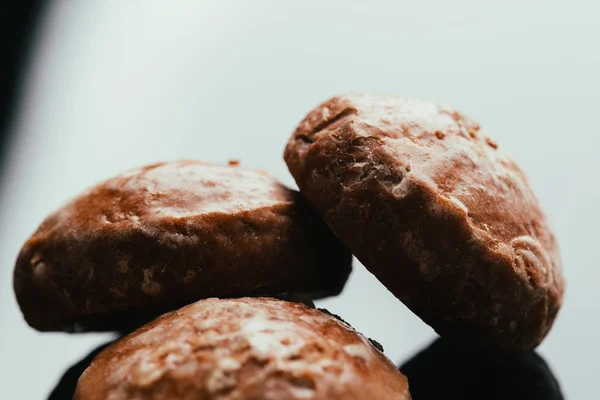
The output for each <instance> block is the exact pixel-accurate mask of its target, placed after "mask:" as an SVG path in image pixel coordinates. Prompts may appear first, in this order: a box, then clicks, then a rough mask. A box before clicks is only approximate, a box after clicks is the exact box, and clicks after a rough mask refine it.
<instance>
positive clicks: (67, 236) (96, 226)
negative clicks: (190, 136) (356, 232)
mask: <svg viewBox="0 0 600 400" xmlns="http://www.w3.org/2000/svg"><path fill="white" fill-rule="evenodd" d="M350 262H351V255H350V253H349V252H348V250H347V249H346V248H345V247H344V246H343V245H342V244H341V243H340V242H339V241H338V240H337V239H336V238H335V237H334V236H333V234H331V232H330V231H329V229H328V228H327V226H326V225H325V224H324V223H323V222H322V221H321V220H320V218H318V217H317V216H316V214H314V212H313V211H312V210H311V209H310V207H309V206H308V204H307V203H306V202H305V200H304V199H303V198H302V197H301V196H300V195H299V194H298V193H297V192H295V191H292V190H290V189H288V188H286V187H284V186H283V185H281V184H280V183H278V182H277V181H276V180H274V179H273V178H271V177H270V176H269V175H267V174H266V173H264V172H261V171H253V170H247V169H243V168H239V167H236V166H214V165H209V164H204V163H199V162H194V161H179V162H173V163H161V164H155V165H151V166H147V167H143V168H140V169H137V170H134V171H130V172H128V173H125V174H122V175H120V176H117V177H115V178H113V179H109V180H108V181H106V182H103V183H101V184H99V185H97V186H95V187H93V188H91V189H90V190H88V191H87V192H86V193H84V194H83V195H81V196H79V197H78V198H76V199H75V200H74V201H72V202H71V203H69V204H67V205H65V206H64V207H62V208H61V209H60V210H58V211H57V212H55V213H54V214H52V215H51V216H49V217H48V218H47V219H46V220H45V221H44V222H43V223H42V225H41V226H40V227H39V229H38V230H37V232H36V233H35V234H34V235H33V236H32V237H31V238H30V239H29V240H28V241H27V242H26V243H25V245H24V246H23V249H22V250H21V253H20V255H19V257H18V260H17V264H16V267H15V272H14V287H15V292H16V295H17V300H18V301H19V305H20V306H21V309H22V311H23V314H24V316H25V319H26V320H27V322H28V323H29V324H30V325H31V326H33V327H34V328H36V329H39V330H61V329H67V330H73V329H82V330H111V329H123V327H124V325H129V326H131V325H133V326H135V325H136V324H139V322H140V321H144V320H147V319H148V318H151V317H152V316H156V315H159V314H160V313H162V312H164V311H169V310H172V309H175V308H177V307H179V306H181V305H183V304H187V303H190V302H191V301H195V300H197V299H200V298H206V297H212V296H226V297H229V296H239V295H260V294H270V295H274V294H277V293H281V292H298V293H309V294H311V295H313V296H326V295H332V294H337V293H339V292H340V291H341V289H342V287H343V285H344V283H345V281H346V279H347V277H348V274H349V273H350V268H351V267H350ZM137 326H139V325H137ZM125 329H127V328H125Z"/></svg>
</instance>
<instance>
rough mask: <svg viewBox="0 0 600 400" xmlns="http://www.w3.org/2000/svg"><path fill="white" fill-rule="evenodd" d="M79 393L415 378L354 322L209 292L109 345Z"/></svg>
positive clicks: (319, 395)
mask: <svg viewBox="0 0 600 400" xmlns="http://www.w3.org/2000/svg"><path fill="white" fill-rule="evenodd" d="M74 399H75V400H96V399H98V400H99V399H102V400H104V399H112V400H127V399H137V400H163V399H164V400H167V399H205V400H213V399H214V400H217V399H218V400H225V399H227V400H257V399H261V400H300V399H302V400H364V399H390V400H391V399H393V400H405V399H410V395H409V393H408V384H407V381H406V377H405V376H404V375H402V374H401V373H400V372H399V371H398V369H397V368H396V367H395V366H394V364H393V363H392V362H391V361H390V360H388V359H387V358H386V357H385V356H384V355H383V353H381V352H380V351H379V350H378V349H376V348H375V347H374V346H373V345H372V344H371V343H370V342H369V340H367V339H366V338H365V337H364V336H362V335H361V334H359V333H357V332H356V331H355V330H354V329H352V328H351V327H350V326H349V325H347V324H345V323H344V322H341V321H340V320H338V319H336V318H335V317H333V316H331V315H328V314H325V313H323V312H321V311H318V310H315V309H312V308H308V307H306V306H304V305H302V304H298V303H291V302H285V301H281V300H275V299H269V298H240V299H224V300H219V299H207V300H201V301H198V302H196V303H194V304H191V305H189V306H187V307H184V308H182V309H180V310H178V311H175V312H171V313H169V314H166V315H164V316H162V317H161V318H159V319H157V320H155V321H153V322H151V323H150V324H148V325H146V326H144V327H142V328H140V329H139V330H137V331H136V332H133V333H132V334H130V335H128V336H126V337H124V338H123V339H121V340H119V341H118V342H116V343H115V344H113V345H112V346H110V347H109V348H107V349H106V350H104V351H103V352H102V353H100V354H99V355H98V356H97V357H96V358H95V359H94V360H93V361H92V363H91V365H90V366H89V367H88V369H87V370H86V371H85V372H84V373H83V375H82V376H81V378H80V379H79V383H78V385H77V390H76V394H75V397H74Z"/></svg>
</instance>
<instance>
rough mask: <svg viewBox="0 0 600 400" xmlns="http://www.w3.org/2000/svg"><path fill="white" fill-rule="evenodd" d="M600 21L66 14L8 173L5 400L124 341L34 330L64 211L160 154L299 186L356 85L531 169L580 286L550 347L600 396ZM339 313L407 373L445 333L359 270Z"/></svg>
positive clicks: (1, 381) (572, 10)
mask: <svg viewBox="0 0 600 400" xmlns="http://www.w3.org/2000/svg"><path fill="white" fill-rule="evenodd" d="M352 3H357V4H358V3H361V4H362V5H360V6H357V5H356V6H355V5H352ZM325 4H326V5H325ZM599 11H600V8H599V6H598V3H597V2H594V1H587V2H586V1H570V2H564V1H560V2H558V1H557V2H555V1H550V0H546V1H527V0H519V1H512V0H505V1H503V2H486V1H478V0H455V1H435V2H434V1H420V2H418V1H410V2H409V1H391V2H376V1H369V2H366V1H365V2H351V1H308V0H305V1H302V2H291V1H290V2H287V1H275V0H274V1H268V0H254V1H236V2H231V1H179V2H176V3H175V2H167V1H127V2H122V1H116V0H115V1H86V2H67V1H57V2H55V3H53V6H52V7H51V8H50V10H49V13H48V14H47V16H46V18H45V19H44V23H43V26H42V29H41V32H40V33H41V40H40V41H39V43H38V45H37V48H36V54H35V58H34V60H33V64H32V68H31V70H30V75H29V78H28V84H27V86H26V88H25V97H24V101H23V104H22V109H21V113H20V114H19V117H18V120H17V123H16V126H15V128H14V129H15V130H16V136H15V140H14V141H13V142H12V143H11V147H10V154H9V155H8V160H7V164H6V166H7V167H6V169H5V170H3V171H2V178H3V186H2V188H1V195H0V235H1V236H0V398H2V399H42V398H44V396H45V395H46V393H47V392H48V390H49V389H50V388H51V387H52V386H53V385H54V384H55V383H56V380H57V379H58V377H59V376H60V375H61V374H62V371H63V369H64V368H66V367H67V366H68V365H69V364H71V363H72V362H74V361H76V360H77V359H79V358H80V357H82V356H83V355H84V354H86V353H87V351H88V350H89V349H91V348H92V346H93V345H95V344H97V343H100V342H101V341H102V340H103V339H104V338H105V337H103V336H102V335H82V336H67V335H63V334H39V333H36V332H34V331H33V330H31V329H29V328H28V327H27V326H26V325H25V323H24V322H23V320H22V318H21V315H20V312H19V310H18V308H17V306H16V304H15V300H14V296H13V293H12V287H11V273H12V266H13V263H14V259H15V257H16V254H17V252H18V250H19V248H20V246H21V245H22V243H23V242H24V240H25V239H26V238H27V236H28V235H29V234H30V233H31V232H32V231H33V230H34V229H35V228H36V226H37V225H38V224H39V223H40V222H41V220H42V219H43V218H44V216H45V215H46V214H47V213H49V212H50V211H52V210H53V209H54V208H56V207H57V206H59V205H60V204H61V203H62V202H64V201H65V200H66V199H68V198H69V197H71V196H73V195H75V194H77V193H78V192H79V191H81V190H82V189H84V188H86V187H87V186H89V185H91V184H93V183H95V182H97V181H98V180H101V179H103V178H106V177H109V176H111V175H113V174H116V173H118V172H120V171H122V170H124V169H128V168H131V167H136V166H139V165H141V164H145V163H150V162H154V161H157V160H171V159H177V158H193V159H200V160H205V161H211V162H226V161H227V160H228V159H230V158H237V159H241V160H242V163H243V165H245V166H248V167H258V168H263V169H267V170H270V171H272V172H273V173H274V174H275V175H276V176H277V177H279V178H280V179H282V180H283V181H284V182H286V183H288V184H290V185H293V181H292V179H291V178H290V176H289V175H288V173H287V169H286V167H285V164H284V162H283V160H282V150H283V146H284V143H285V141H286V139H287V137H288V135H289V134H290V132H291V131H292V129H293V128H294V126H295V125H296V123H297V122H298V121H299V120H300V119H301V118H302V117H303V116H304V114H305V112H307V111H308V110H309V109H310V108H312V107H314V106H315V105H317V104H318V103H319V102H320V101H322V100H325V99H326V98H328V97H330V96H332V95H334V94H337V93H344V92H353V91H370V92H384V93H395V94H401V95H407V96H416V97H422V98H425V99H430V100H434V101H440V102H445V103H451V104H453V105H455V106H456V107H458V108H459V109H460V110H462V111H464V112H465V113H466V114H467V115H470V116H471V117H473V118H475V119H476V120H478V121H479V122H481V123H482V125H483V126H484V128H486V129H487V130H488V131H490V133H491V135H492V136H493V137H495V138H496V139H497V141H498V142H499V143H500V145H501V146H502V147H504V148H505V150H507V151H508V152H510V153H511V154H512V155H513V156H514V158H515V159H516V160H517V161H518V162H520V164H521V166H522V167H523V168H524V169H525V171H526V172H527V174H528V175H529V177H530V179H531V181H532V184H533V186H534V187H535V189H536V190H537V192H538V194H539V196H540V198H541V199H542V202H543V204H544V206H545V209H546V211H547V213H548V214H549V215H550V217H551V219H552V221H553V224H554V227H555V229H556V232H557V233H558V237H559V240H560V243H561V247H562V253H563V259H564V265H565V270H566V271H565V273H566V276H567V279H568V292H567V299H566V303H565V306H564V308H563V310H562V312H561V314H560V315H559V318H558V321H557V323H556V325H555V328H554V329H553V331H552V332H551V334H550V336H549V337H548V338H547V340H546V341H545V342H544V344H543V345H542V346H541V347H540V352H541V354H542V355H544V356H545V358H546V359H547V361H548V362H549V364H550V365H551V367H552V368H553V370H554V372H555V374H556V375H557V378H558V379H559V381H560V382H561V384H562V387H563V389H564V392H565V393H566V394H567V396H568V397H569V398H588V399H591V398H595V397H597V396H600V391H599V390H598V386H597V384H596V382H594V381H593V380H594V378H598V377H599V376H600V373H599V372H600V371H599V368H598V365H599V362H598V356H600V353H599V352H598V347H597V343H595V339H596V338H597V337H599V336H600V334H599V331H600V326H599V321H598V312H597V309H598V308H597V307H598V301H599V300H600V297H599V295H598V290H597V289H596V287H597V285H598V282H599V281H600V268H598V265H597V258H598V248H599V245H598V243H597V240H596V238H597V236H598V235H597V229H598V226H599V224H600V220H599V218H598V212H597V205H598V202H599V200H600V188H599V185H598V183H599V182H598V176H597V174H598V170H599V168H598V167H599V166H600V162H599V157H600V156H599V155H598V148H599V147H600V139H599V137H600V133H599V132H598V127H599V126H600V112H599V111H598V107H599V105H600V101H599V100H600V98H599V92H600V77H599V75H598V71H599V70H600V51H599V50H598V49H599V47H598V38H600V24H598V17H599V15H598V14H599ZM322 304H323V305H324V306H326V307H329V308H330V309H331V310H332V311H334V312H336V313H338V314H340V315H342V316H344V318H346V319H347V320H348V321H349V322H351V323H352V324H353V325H354V326H355V327H356V328H358V329H359V330H361V331H363V332H364V333H366V334H367V335H369V336H372V337H374V338H376V339H377V340H379V341H380V342H382V343H383V345H384V347H385V348H386V353H387V354H388V355H389V356H390V358H392V359H393V360H394V361H400V360H403V359H405V358H406V357H408V356H410V355H412V354H413V353H414V352H415V351H417V350H418V349H419V348H420V347H422V346H425V345H426V344H427V343H428V342H429V341H430V340H431V339H432V338H433V337H434V334H433V332H432V331H431V329H429V328H428V327H427V326H425V325H424V324H422V323H421V322H420V320H419V319H418V318H416V317H415V316H413V315H412V314H411V313H410V312H409V311H408V310H407V309H406V308H405V307H404V306H403V305H402V304H401V303H400V302H398V301H397V300H396V299H395V298H394V297H393V296H392V295H390V294H389V293H388V292H387V291H386V290H385V289H384V288H383V287H382V286H381V285H380V284H379V283H378V282H377V281H376V280H375V279H373V278H372V277H371V276H370V275H369V274H368V273H367V272H365V271H364V269H363V267H362V266H361V265H359V264H358V263H356V265H355V272H354V273H353V275H352V278H351V279H350V282H349V284H348V287H347V289H346V291H345V292H344V294H343V295H342V296H341V297H339V298H336V299H331V300H327V301H324V302H322Z"/></svg>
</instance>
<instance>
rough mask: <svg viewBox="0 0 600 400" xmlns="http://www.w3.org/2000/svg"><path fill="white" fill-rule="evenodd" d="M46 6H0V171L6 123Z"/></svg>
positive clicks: (32, 1) (35, 0)
mask: <svg viewBox="0 0 600 400" xmlns="http://www.w3.org/2000/svg"><path fill="white" fill-rule="evenodd" d="M45 5H46V2H45V1H42V0H29V1H25V0H24V1H13V2H5V3H3V4H2V6H0V26H1V27H2V31H1V32H2V34H1V35H0V49H1V51H2V62H1V63H0V170H1V169H2V167H3V165H4V156H5V154H4V153H5V151H6V146H7V142H8V140H9V126H10V124H11V123H12V121H13V119H14V115H15V114H16V112H15V111H16V108H17V102H18V92H19V89H20V86H21V79H22V77H23V72H24V70H25V67H26V65H27V61H28V56H29V49H30V48H31V47H32V44H33V39H34V37H35V32H36V27H37V25H38V20H39V16H40V14H41V13H42V11H43V10H44V8H45Z"/></svg>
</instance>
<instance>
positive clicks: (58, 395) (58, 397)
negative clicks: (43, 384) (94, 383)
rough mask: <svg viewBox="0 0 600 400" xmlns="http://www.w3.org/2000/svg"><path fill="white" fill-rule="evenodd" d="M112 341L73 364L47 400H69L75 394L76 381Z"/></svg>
mask: <svg viewBox="0 0 600 400" xmlns="http://www.w3.org/2000/svg"><path fill="white" fill-rule="evenodd" d="M113 342H114V341H110V342H108V343H105V344H103V345H101V346H98V347H97V348H96V349H94V350H93V351H92V352H91V353H90V354H88V355H87V356H85V358H83V359H82V360H80V361H78V362H77V363H75V364H73V365H72V366H71V367H70V368H69V369H68V370H67V371H66V372H65V373H64V374H63V376H62V377H61V378H60V381H58V383H57V384H56V386H55V387H54V389H53V390H52V392H51V393H50V395H49V396H48V400H71V399H72V398H73V395H74V394H75V387H77V381H78V380H79V377H80V376H81V374H82V373H83V371H85V369H86V368H87V367H88V365H90V363H91V362H92V360H93V359H94V357H96V356H97V355H98V353H100V352H101V351H102V350H104V349H105V348H106V347H108V346H109V345H111V344H112V343H113Z"/></svg>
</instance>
